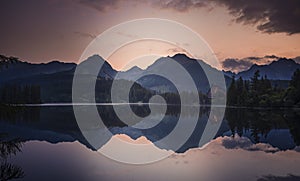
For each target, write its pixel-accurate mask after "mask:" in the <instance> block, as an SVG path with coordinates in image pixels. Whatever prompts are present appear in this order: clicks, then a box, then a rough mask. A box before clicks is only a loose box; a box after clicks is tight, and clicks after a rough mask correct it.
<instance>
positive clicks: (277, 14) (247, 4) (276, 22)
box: [214, 0, 300, 34]
mask: <svg viewBox="0 0 300 181" xmlns="http://www.w3.org/2000/svg"><path fill="white" fill-rule="evenodd" d="M214 1H215V2H217V3H219V4H221V5H224V6H225V7H227V8H228V10H229V13H230V14H232V15H233V16H234V17H235V20H236V22H238V23H244V24H251V25H256V27H257V29H258V30H260V31H262V32H265V33H287V34H295V33H300V21H299V19H300V1H299V0H286V1H282V0H273V1H261V0H252V1H244V0H214Z"/></svg>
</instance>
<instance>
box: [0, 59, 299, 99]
mask: <svg viewBox="0 0 300 181" xmlns="http://www.w3.org/2000/svg"><path fill="white" fill-rule="evenodd" d="M170 58H172V60H174V61H176V62H177V63H179V64H180V65H181V66H182V67H183V68H184V69H185V70H186V71H187V72H188V73H189V74H190V75H191V77H192V78H193V80H194V82H195V84H196V87H197V88H198V91H199V92H202V93H204V94H208V93H209V91H210V86H209V84H208V80H207V77H206V75H205V72H204V70H203V69H205V70H207V71H209V72H212V73H218V72H219V70H217V69H215V68H213V67H211V66H210V65H208V64H207V63H205V62H204V61H202V60H196V59H192V58H189V57H188V56H186V55H185V54H176V55H174V56H173V57H162V58H159V59H158V60H156V61H155V62H154V63H153V64H152V65H150V66H149V67H147V68H146V69H145V70H142V69H140V68H138V67H136V66H135V67H132V68H131V69H129V70H127V71H123V72H118V71H116V70H114V69H113V67H112V66H111V65H110V64H109V63H108V62H107V61H105V60H104V59H103V58H102V57H101V56H99V55H93V56H91V57H89V58H88V59H87V60H85V61H83V62H81V63H80V64H79V65H84V64H87V63H88V62H90V61H101V62H102V63H103V66H102V68H101V70H100V71H99V73H98V74H97V75H96V76H98V77H99V78H102V79H103V81H104V80H112V79H115V76H116V74H117V73H119V75H120V77H121V78H122V79H124V80H128V81H131V80H132V78H133V77H141V78H140V79H138V80H137V81H136V82H137V83H138V84H140V85H141V86H142V87H144V88H146V89H150V90H154V91H160V92H174V91H176V87H175V86H174V85H173V84H172V83H171V82H170V81H169V80H168V79H167V78H163V77H161V76H157V75H153V74H152V75H147V74H148V73H149V72H155V71H156V72H159V71H167V73H169V74H170V75H172V74H174V73H176V72H174V70H171V69H170V70H168V68H167V67H168V61H167V59H170ZM200 65H201V66H200ZM76 66H77V65H76V64H74V63H62V62H58V61H53V62H50V63H41V64H32V63H28V62H23V61H20V60H19V59H18V58H15V57H6V56H2V55H0V86H1V85H4V84H7V83H9V84H37V85H40V86H41V89H42V91H41V92H42V100H43V101H45V102H48V101H50V102H55V101H57V100H68V101H69V100H71V94H72V81H73V75H74V72H75V69H76ZM297 68H299V69H300V64H297V63H296V62H295V61H294V60H292V59H286V58H280V59H279V60H278V61H274V62H272V63H270V64H269V65H253V66H252V67H251V68H250V69H249V70H247V71H243V72H240V73H238V74H234V73H232V72H225V71H223V74H224V77H225V81H226V85H229V83H230V81H231V77H232V76H233V75H235V77H236V78H239V77H242V78H243V79H250V78H251V77H252V76H253V74H254V72H255V71H256V70H259V71H260V75H261V76H265V75H266V76H267V77H268V78H269V79H271V80H272V83H273V85H275V84H276V85H278V86H281V85H283V86H282V87H286V86H287V84H286V82H288V81H286V80H290V79H291V77H292V74H293V73H294V71H295V70H296V69H297ZM87 74H88V72H87ZM216 75H217V74H216ZM84 76H91V75H84ZM92 76H95V75H92ZM178 78H179V79H180V78H181V77H178ZM182 79H184V78H182ZM282 81H284V82H282ZM182 82H183V83H182V85H179V86H181V88H182V89H183V90H185V91H189V90H190V85H188V84H187V83H185V81H182ZM107 85H110V84H109V83H105V82H102V85H99V87H101V86H102V87H103V86H107Z"/></svg>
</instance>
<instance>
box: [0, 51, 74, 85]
mask: <svg viewBox="0 0 300 181" xmlns="http://www.w3.org/2000/svg"><path fill="white" fill-rule="evenodd" d="M75 67H76V64H75V63H63V62H59V61H52V62H49V63H41V64H32V63H28V62H23V61H20V60H18V59H17V58H15V57H5V56H3V55H1V56H0V83H1V82H6V81H9V80H14V79H19V78H23V79H24V78H29V77H32V76H35V75H42V74H54V73H58V72H63V71H67V70H71V69H72V68H75Z"/></svg>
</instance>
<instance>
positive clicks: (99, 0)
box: [75, 0, 121, 12]
mask: <svg viewBox="0 0 300 181" xmlns="http://www.w3.org/2000/svg"><path fill="white" fill-rule="evenodd" d="M75 1H77V2H78V3H80V4H82V5H85V6H87V7H90V8H94V9H96V10H98V11H101V12H105V11H107V10H108V9H113V8H117V7H118V5H119V3H120V2H121V0H75Z"/></svg>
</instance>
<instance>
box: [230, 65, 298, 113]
mask: <svg viewBox="0 0 300 181" xmlns="http://www.w3.org/2000/svg"><path fill="white" fill-rule="evenodd" d="M227 105H229V106H239V107H243V106H245V107H283V106H284V107H292V106H297V107H300V70H296V71H295V73H294V75H293V77H292V80H291V81H290V83H289V87H288V88H287V89H281V88H278V87H277V86H272V84H271V81H270V80H269V79H268V78H267V76H260V73H259V71H256V72H255V74H254V75H253V77H252V78H251V79H250V80H243V79H242V78H241V77H240V78H239V79H237V80H236V79H235V77H232V82H231V85H230V86H229V88H228V92H227Z"/></svg>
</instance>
